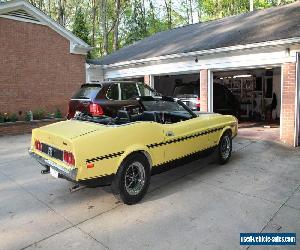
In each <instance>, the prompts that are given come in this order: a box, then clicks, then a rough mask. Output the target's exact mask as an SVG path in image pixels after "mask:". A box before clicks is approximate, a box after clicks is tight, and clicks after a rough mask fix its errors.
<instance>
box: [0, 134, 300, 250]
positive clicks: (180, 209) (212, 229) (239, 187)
mask: <svg viewBox="0 0 300 250" xmlns="http://www.w3.org/2000/svg"><path fill="white" fill-rule="evenodd" d="M29 140H30V136H29V135H21V136H9V137H0V249H23V248H26V249H35V248H43V249H68V248H70V249H240V248H241V247H240V245H239V234H240V232H296V233H297V235H298V236H300V149H299V148H298V149H295V148H290V147H286V146H283V145H280V144H276V143H271V142H266V141H259V140H249V139H243V138H236V139H235V140H234V141H235V142H234V153H233V155H232V158H231V160H230V162H229V163H228V164H227V165H224V166H219V165H218V164H215V163H213V162H212V159H211V158H210V157H208V158H205V159H201V160H198V161H196V162H193V163H189V164H186V165H184V166H182V167H179V168H176V169H173V170H171V171H168V172H165V173H162V174H159V175H156V176H153V177H152V180H151V185H150V190H149V192H148V194H147V195H146V197H145V198H144V200H143V201H142V202H141V203H139V204H137V205H134V206H126V205H123V204H122V203H118V202H117V200H116V199H115V198H114V197H113V195H112V194H111V191H110V188H109V187H105V188H94V189H87V188H86V189H82V190H79V191H77V192H74V193H69V191H68V188H69V187H71V186H72V184H71V183H68V182H67V181H65V180H60V179H59V180H57V179H54V178H52V177H51V176H50V175H40V168H39V167H37V163H36V162H35V161H33V160H32V159H30V158H29V157H28V155H27V152H26V151H27V150H26V149H27V147H28V145H29ZM299 246H300V242H299V239H298V244H297V247H298V249H299ZM297 247H294V249H296V248H297ZM292 248H293V247H287V248H286V249H292ZM244 249H245V247H244ZM250 249H252V247H250ZM264 249H271V248H264ZM281 249H282V248H281Z"/></svg>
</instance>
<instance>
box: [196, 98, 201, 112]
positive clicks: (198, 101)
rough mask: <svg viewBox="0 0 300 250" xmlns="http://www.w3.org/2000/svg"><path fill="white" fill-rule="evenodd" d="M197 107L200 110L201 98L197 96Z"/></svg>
mask: <svg viewBox="0 0 300 250" xmlns="http://www.w3.org/2000/svg"><path fill="white" fill-rule="evenodd" d="M196 107H197V108H198V109H199V110H200V98H197V101H196Z"/></svg>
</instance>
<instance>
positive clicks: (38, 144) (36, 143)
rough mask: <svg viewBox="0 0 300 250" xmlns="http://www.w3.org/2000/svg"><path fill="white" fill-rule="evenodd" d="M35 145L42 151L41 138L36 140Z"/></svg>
mask: <svg viewBox="0 0 300 250" xmlns="http://www.w3.org/2000/svg"><path fill="white" fill-rule="evenodd" d="M34 147H35V149H37V150H39V151H42V143H41V142H40V141H39V140H35V141H34Z"/></svg>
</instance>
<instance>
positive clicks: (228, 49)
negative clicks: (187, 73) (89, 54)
mask: <svg viewBox="0 0 300 250" xmlns="http://www.w3.org/2000/svg"><path fill="white" fill-rule="evenodd" d="M295 43H300V37H293V38H287V39H279V40H274V41H267V42H260V43H252V44H245V45H235V46H229V47H223V48H215V49H208V50H201V51H193V52H187V53H178V54H171V55H165V56H157V57H151V58H145V59H139V60H130V61H123V62H119V63H114V64H109V65H103V68H104V69H108V68H116V67H124V66H129V65H140V64H145V63H150V62H155V61H162V60H169V59H178V58H180V59H181V58H184V57H191V56H192V57H195V56H203V55H211V54H212V55H216V54H217V53H224V52H234V51H244V50H251V49H257V48H266V47H276V46H282V45H284V46H286V47H288V46H289V45H292V44H295Z"/></svg>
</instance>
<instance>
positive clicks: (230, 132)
mask: <svg viewBox="0 0 300 250" xmlns="http://www.w3.org/2000/svg"><path fill="white" fill-rule="evenodd" d="M226 133H229V134H230V137H231V136H232V131H231V129H230V128H228V129H226V130H225V131H224V132H223V134H222V136H223V135H224V134H226Z"/></svg>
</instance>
